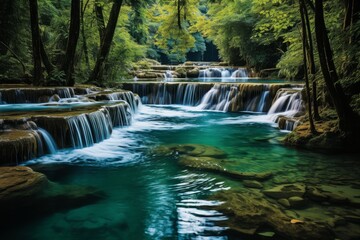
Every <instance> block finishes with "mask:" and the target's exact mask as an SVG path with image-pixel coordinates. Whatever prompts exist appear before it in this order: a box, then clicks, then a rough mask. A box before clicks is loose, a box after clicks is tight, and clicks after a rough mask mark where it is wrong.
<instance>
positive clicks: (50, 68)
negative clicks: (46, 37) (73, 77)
mask: <svg viewBox="0 0 360 240" xmlns="http://www.w3.org/2000/svg"><path fill="white" fill-rule="evenodd" d="M39 38H40V53H41V60H42V62H43V63H44V66H45V69H46V71H47V73H48V74H49V75H50V74H51V73H52V71H53V70H54V66H53V65H52V63H51V62H50V60H49V57H48V55H47V54H46V51H45V47H44V43H43V41H42V39H41V36H40V37H39Z"/></svg>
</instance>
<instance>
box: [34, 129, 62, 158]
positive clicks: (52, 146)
mask: <svg viewBox="0 0 360 240" xmlns="http://www.w3.org/2000/svg"><path fill="white" fill-rule="evenodd" d="M37 131H38V132H39V133H40V134H41V136H42V138H43V139H44V141H45V144H46V147H47V150H48V153H50V154H53V153H55V152H56V151H57V146H56V143H55V140H54V138H53V137H52V136H51V135H50V134H49V133H48V132H47V131H46V130H45V129H42V128H38V129H37Z"/></svg>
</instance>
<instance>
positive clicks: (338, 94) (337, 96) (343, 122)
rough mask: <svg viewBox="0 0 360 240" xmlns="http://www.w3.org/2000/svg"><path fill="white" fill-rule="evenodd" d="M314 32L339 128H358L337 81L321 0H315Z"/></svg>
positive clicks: (354, 116) (348, 131)
mask: <svg viewBox="0 0 360 240" xmlns="http://www.w3.org/2000/svg"><path fill="white" fill-rule="evenodd" d="M315 33H316V41H317V47H318V52H319V59H320V66H321V70H322V73H323V75H324V80H325V84H326V87H327V90H328V91H329V94H330V96H331V99H332V101H333V103H334V106H335V110H336V112H337V115H338V117H339V129H340V130H342V131H344V132H347V133H351V132H352V131H353V130H354V129H356V130H358V127H357V126H356V125H359V123H358V122H357V116H356V115H355V113H354V112H353V111H352V109H351V108H350V105H349V103H348V101H347V99H346V96H345V94H344V91H343V89H342V86H341V85H340V83H339V81H338V80H339V79H338V75H337V72H336V68H335V64H334V61H333V56H332V50H331V47H330V41H329V37H328V35H327V30H326V26H325V20H324V10H323V1H322V0H315Z"/></svg>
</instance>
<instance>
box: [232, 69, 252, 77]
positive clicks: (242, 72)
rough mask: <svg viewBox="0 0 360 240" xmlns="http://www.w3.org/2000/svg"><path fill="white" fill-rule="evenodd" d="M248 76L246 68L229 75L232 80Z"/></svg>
mask: <svg viewBox="0 0 360 240" xmlns="http://www.w3.org/2000/svg"><path fill="white" fill-rule="evenodd" d="M248 76H249V74H248V71H247V69H246V68H239V69H237V70H235V71H234V72H233V73H232V74H231V77H232V78H246V77H248Z"/></svg>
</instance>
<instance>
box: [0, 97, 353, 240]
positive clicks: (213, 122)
mask: <svg viewBox="0 0 360 240" xmlns="http://www.w3.org/2000/svg"><path fill="white" fill-rule="evenodd" d="M265 97H266V96H261V98H265ZM260 103H262V101H260ZM261 108H262V107H261ZM285 134H286V133H284V132H281V131H279V130H278V129H277V128H276V127H275V125H274V123H273V122H272V121H271V119H270V116H267V115H266V114H265V113H262V114H260V113H248V112H243V113H229V112H217V111H210V110H200V109H199V108H197V107H191V106H180V105H166V106H165V105H143V106H140V108H139V110H138V113H137V114H136V115H135V117H134V119H133V122H132V125H131V126H128V127H125V128H114V129H113V132H112V134H111V136H110V138H108V139H106V140H104V141H102V142H100V143H96V144H94V145H93V146H91V147H87V148H83V149H65V150H60V151H58V152H57V153H55V154H51V155H46V156H43V157H41V158H38V159H34V160H32V161H30V162H28V163H26V164H28V165H32V164H37V165H39V164H40V165H44V166H47V168H48V169H50V170H49V174H48V177H49V179H50V180H53V181H56V182H59V183H63V184H76V185H86V186H88V185H90V186H94V187H96V188H99V189H101V190H102V191H104V192H105V193H106V198H105V199H103V200H101V201H100V202H97V203H95V204H92V205H87V206H83V207H79V208H76V209H72V210H67V211H61V212H57V213H54V214H52V215H48V216H42V217H38V218H34V219H32V221H31V222H28V223H26V224H21V225H17V226H15V227H14V228H12V229H7V230H3V231H2V235H3V236H2V238H1V239H52V240H55V239H78V240H81V239H242V238H235V237H233V236H231V235H229V233H228V231H226V229H227V228H226V227H224V226H222V225H221V224H219V223H221V222H222V221H224V220H226V219H227V216H224V215H223V214H222V213H220V212H217V211H215V210H209V207H210V206H214V205H218V204H221V202H218V201H213V200H209V199H208V197H209V196H210V195H212V194H214V193H216V192H218V191H221V190H227V189H239V190H241V189H244V187H243V186H242V183H241V181H233V180H230V179H227V178H226V177H224V176H219V175H216V174H211V173H207V172H203V171H196V170H191V169H188V168H185V167H182V166H180V165H178V163H177V161H176V159H174V158H173V157H157V156H154V155H152V154H151V151H150V150H151V149H153V148H154V147H157V146H160V145H163V144H171V143H191V144H205V145H209V146H215V147H217V148H220V149H222V150H223V151H225V152H226V153H227V154H228V157H227V161H228V163H227V164H228V168H229V169H232V170H237V171H244V172H264V171H271V172H273V173H274V175H275V179H292V180H293V181H295V182H296V181H303V180H304V179H307V178H313V179H317V180H314V181H319V182H322V183H323V182H326V181H329V179H330V180H331V179H332V178H331V177H330V176H331V174H334V175H344V176H348V177H350V176H354V174H355V176H354V178H356V173H357V172H359V171H358V170H359V169H357V168H356V167H355V166H354V165H353V162H354V160H355V159H354V158H353V157H352V156H343V155H341V156H328V155H324V154H318V153H311V152H307V151H298V150H296V149H291V148H286V147H284V146H283V145H282V144H281V143H279V138H281V137H283V136H284V135H285ZM62 168H66V171H62V174H51V172H53V171H51V169H55V170H56V169H62ZM321 169H326V174H324V172H322V171H321ZM45 173H46V171H45ZM271 184H272V183H271V182H269V183H267V182H265V183H264V185H265V187H271ZM318 211H319V212H322V213H323V215H324V216H325V217H326V214H327V213H326V212H325V210H324V209H322V208H319V210H318ZM14 216H16V215H14ZM329 217H330V215H329Z"/></svg>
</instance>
